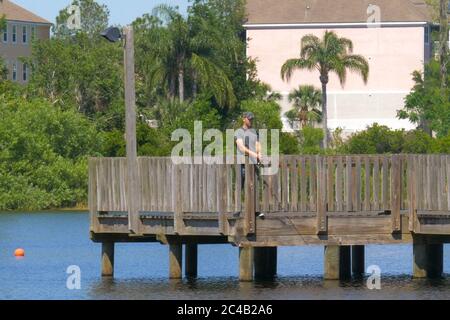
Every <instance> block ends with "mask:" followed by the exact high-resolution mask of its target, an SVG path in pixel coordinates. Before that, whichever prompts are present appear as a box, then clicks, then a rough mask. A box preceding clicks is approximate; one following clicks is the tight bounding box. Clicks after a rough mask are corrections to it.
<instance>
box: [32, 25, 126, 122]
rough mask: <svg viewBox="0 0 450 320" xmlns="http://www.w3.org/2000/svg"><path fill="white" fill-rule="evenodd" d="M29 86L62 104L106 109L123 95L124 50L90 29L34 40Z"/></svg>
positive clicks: (89, 111) (94, 110)
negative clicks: (92, 33)
mask: <svg viewBox="0 0 450 320" xmlns="http://www.w3.org/2000/svg"><path fill="white" fill-rule="evenodd" d="M29 64H30V66H31V68H32V74H31V79H30V89H31V91H32V92H34V93H35V94H36V95H38V96H44V97H46V98H48V99H49V100H50V101H51V102H52V103H54V104H57V105H59V106H61V107H63V108H73V107H74V106H75V108H76V109H77V110H79V111H80V112H82V113H85V114H86V115H93V114H94V113H97V112H104V111H106V110H107V109H108V107H109V106H110V105H111V104H112V103H113V102H114V101H116V100H118V99H122V96H123V80H122V73H123V72H122V70H123V51H122V48H121V46H120V45H119V44H117V45H114V44H110V43H108V42H107V41H106V40H104V39H101V38H100V37H99V36H97V37H95V38H92V37H90V36H89V35H88V34H87V33H84V32H78V33H77V34H75V35H73V36H72V37H70V38H67V37H54V38H52V39H50V40H47V41H37V42H35V43H34V44H33V51H32V57H31V58H30V59H29Z"/></svg>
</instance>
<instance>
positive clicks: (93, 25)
mask: <svg viewBox="0 0 450 320" xmlns="http://www.w3.org/2000/svg"><path fill="white" fill-rule="evenodd" d="M70 6H78V7H79V9H80V18H81V26H80V27H81V29H79V30H77V29H70V28H69V27H68V26H67V23H68V22H69V20H70V17H71V15H72V14H73V12H69V10H68V9H69V8H70ZM70 6H67V7H66V8H64V9H62V10H61V11H60V12H59V15H58V16H57V17H56V24H55V25H54V26H53V28H52V31H53V34H54V35H55V36H56V37H67V36H73V35H75V34H76V33H78V32H83V33H86V34H88V35H89V36H92V37H96V36H97V35H98V34H99V33H100V32H101V31H103V30H104V29H106V27H107V26H108V20H109V9H108V7H107V6H106V5H104V4H98V3H97V2H96V1H95V0H73V1H72V3H71V5H70Z"/></svg>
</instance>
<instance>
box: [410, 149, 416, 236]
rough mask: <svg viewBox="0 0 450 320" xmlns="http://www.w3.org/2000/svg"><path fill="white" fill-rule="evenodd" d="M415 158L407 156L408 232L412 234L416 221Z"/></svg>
mask: <svg viewBox="0 0 450 320" xmlns="http://www.w3.org/2000/svg"><path fill="white" fill-rule="evenodd" d="M416 159H417V156H408V173H409V174H408V191H409V218H408V222H409V223H408V224H409V225H408V227H409V231H411V232H414V221H415V219H416V214H417V212H416V207H417V206H416V183H417V182H418V180H417V178H416V174H417V171H416V170H417V162H416Z"/></svg>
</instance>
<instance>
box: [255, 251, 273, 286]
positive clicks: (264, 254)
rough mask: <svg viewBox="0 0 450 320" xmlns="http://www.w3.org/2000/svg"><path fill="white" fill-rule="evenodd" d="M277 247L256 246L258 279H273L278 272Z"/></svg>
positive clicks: (256, 275)
mask: <svg viewBox="0 0 450 320" xmlns="http://www.w3.org/2000/svg"><path fill="white" fill-rule="evenodd" d="M277 251H278V250H277V247H268V248H262V247H261V248H255V249H254V264H255V278H256V279H273V278H274V277H275V276H276V274H277Z"/></svg>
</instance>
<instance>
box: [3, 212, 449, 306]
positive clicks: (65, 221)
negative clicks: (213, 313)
mask: <svg viewBox="0 0 450 320" xmlns="http://www.w3.org/2000/svg"><path fill="white" fill-rule="evenodd" d="M88 225H89V221H88V215H87V214H85V213H38V214H18V213H14V214H0V299H450V263H448V262H450V247H449V246H446V248H445V257H446V258H445V267H444V270H445V272H446V275H445V278H444V279H442V280H438V281H428V280H413V279H411V272H412V266H411V259H412V247H411V246H409V245H404V246H403V245H402V246H368V247H367V249H366V250H367V251H366V263H367V265H372V264H377V265H378V266H380V268H381V270H382V289H381V290H375V291H372V290H368V289H367V287H366V285H365V281H353V282H338V281H323V280H322V278H321V276H322V273H323V248H322V247H315V246H313V247H301V248H288V247H286V248H280V249H279V253H278V255H279V256H278V261H279V264H278V273H279V277H278V279H277V280H276V281H275V282H271V283H239V281H238V279H237V275H238V264H237V261H238V249H237V248H233V247H232V246H229V245H215V246H212V245H204V246H200V247H199V279H198V280H196V281H187V280H183V281H169V280H168V279H167V273H168V271H167V270H168V253H167V247H165V246H162V245H159V244H118V245H116V270H115V271H116V274H115V279H114V280H102V279H101V277H100V275H99V272H100V251H101V247H100V245H99V244H94V243H92V242H91V241H90V240H89V236H88ZM18 247H22V248H24V249H25V250H26V257H25V258H23V259H16V258H15V257H14V256H13V252H14V250H15V249H16V248H18ZM70 265H78V266H79V267H80V268H81V273H82V274H81V290H68V289H67V288H66V280H67V276H68V275H67V274H66V270H67V267H68V266H70Z"/></svg>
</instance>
